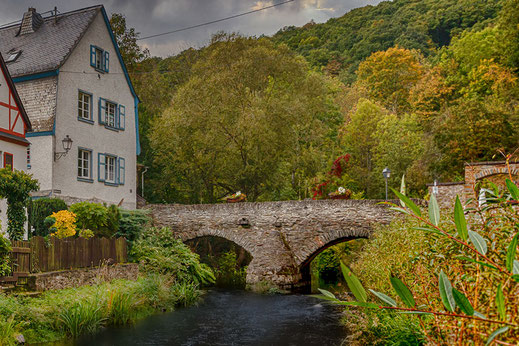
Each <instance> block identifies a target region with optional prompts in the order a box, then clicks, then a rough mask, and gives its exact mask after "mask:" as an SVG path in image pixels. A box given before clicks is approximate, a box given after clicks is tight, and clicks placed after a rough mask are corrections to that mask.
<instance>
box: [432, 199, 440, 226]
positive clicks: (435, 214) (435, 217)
mask: <svg viewBox="0 0 519 346" xmlns="http://www.w3.org/2000/svg"><path fill="white" fill-rule="evenodd" d="M429 220H430V221H431V223H432V224H433V225H435V226H438V224H439V223H440V207H439V206H438V201H436V197H435V196H434V193H433V194H431V198H430V199H429Z"/></svg>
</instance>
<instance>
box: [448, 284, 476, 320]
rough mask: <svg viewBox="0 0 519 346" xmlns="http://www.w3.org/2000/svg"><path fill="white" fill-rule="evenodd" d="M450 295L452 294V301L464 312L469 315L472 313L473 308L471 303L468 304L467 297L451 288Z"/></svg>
mask: <svg viewBox="0 0 519 346" xmlns="http://www.w3.org/2000/svg"><path fill="white" fill-rule="evenodd" d="M452 295H453V296H454V301H455V302H456V304H457V305H458V307H459V308H460V310H461V311H462V312H463V313H464V314H466V315H469V316H472V315H474V308H473V307H472V304H470V301H469V300H468V298H467V297H466V296H465V295H464V294H463V293H461V292H460V291H458V290H457V289H455V288H453V289H452Z"/></svg>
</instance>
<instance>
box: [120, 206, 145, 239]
mask: <svg viewBox="0 0 519 346" xmlns="http://www.w3.org/2000/svg"><path fill="white" fill-rule="evenodd" d="M150 224H151V217H150V216H149V212H148V211H146V210H121V220H120V221H119V230H118V231H117V233H116V234H115V237H124V238H126V240H128V242H129V245H130V246H131V245H133V242H134V241H135V240H136V239H137V238H138V237H139V235H140V234H141V232H142V231H143V229H145V228H146V227H147V226H148V225H150Z"/></svg>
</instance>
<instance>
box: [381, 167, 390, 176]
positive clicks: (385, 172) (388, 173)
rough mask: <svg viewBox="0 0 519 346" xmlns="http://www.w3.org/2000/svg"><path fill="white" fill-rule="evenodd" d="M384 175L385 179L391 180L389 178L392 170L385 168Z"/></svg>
mask: <svg viewBox="0 0 519 346" xmlns="http://www.w3.org/2000/svg"><path fill="white" fill-rule="evenodd" d="M382 175H383V176H384V179H389V177H390V176H391V170H390V169H389V168H387V167H386V168H384V170H383V171H382Z"/></svg>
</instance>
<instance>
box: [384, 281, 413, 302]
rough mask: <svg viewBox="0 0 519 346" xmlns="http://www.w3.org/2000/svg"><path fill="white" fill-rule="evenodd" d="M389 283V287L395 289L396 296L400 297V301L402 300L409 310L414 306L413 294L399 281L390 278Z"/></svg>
mask: <svg viewBox="0 0 519 346" xmlns="http://www.w3.org/2000/svg"><path fill="white" fill-rule="evenodd" d="M390 281H391V285H392V286H393V288H394V289H395V292H396V294H398V296H399V297H400V299H402V301H403V302H404V304H405V305H407V306H408V307H410V308H412V307H413V306H415V305H416V303H415V301H414V297H413V294H412V293H411V291H410V290H409V288H407V286H406V285H405V284H404V283H403V282H402V281H401V280H400V279H398V278H396V277H394V276H392V277H391V278H390Z"/></svg>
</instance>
